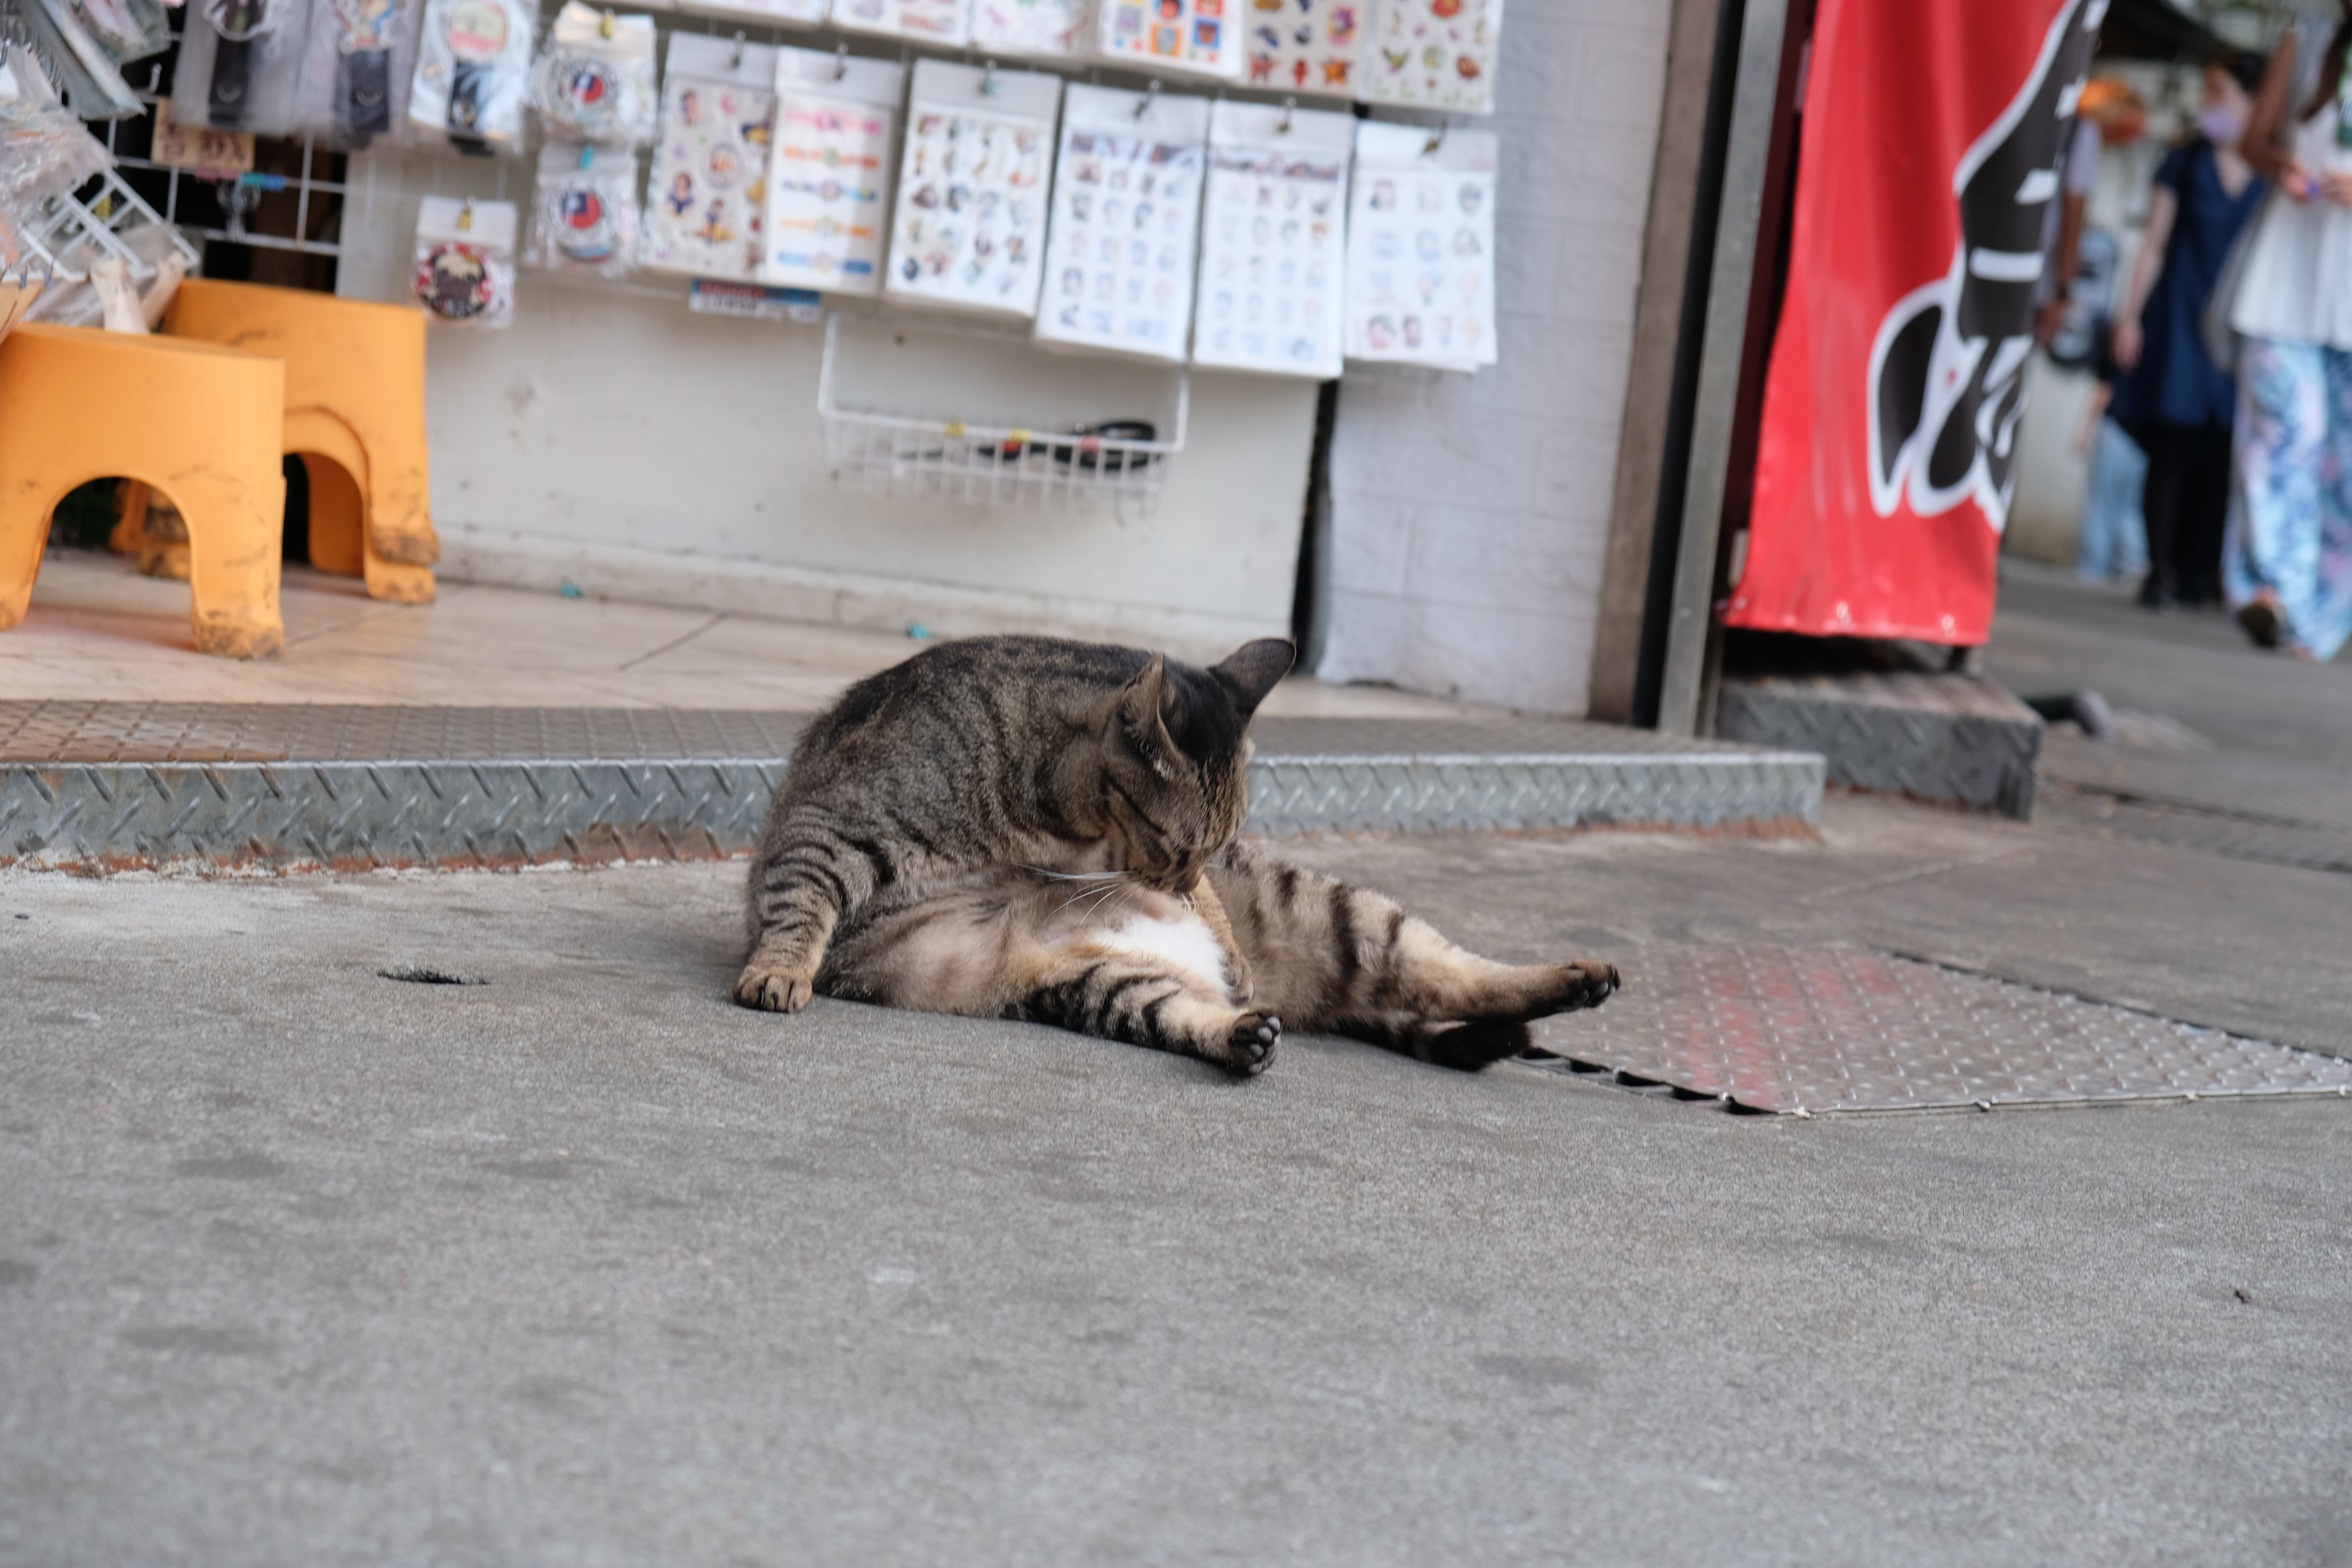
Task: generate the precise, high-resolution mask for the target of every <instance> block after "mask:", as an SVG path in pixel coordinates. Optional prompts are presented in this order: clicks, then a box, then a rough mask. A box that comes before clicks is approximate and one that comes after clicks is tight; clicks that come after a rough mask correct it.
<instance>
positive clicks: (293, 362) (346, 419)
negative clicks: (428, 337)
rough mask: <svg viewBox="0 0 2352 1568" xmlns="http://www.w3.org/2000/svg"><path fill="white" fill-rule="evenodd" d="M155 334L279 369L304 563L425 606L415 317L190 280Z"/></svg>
mask: <svg viewBox="0 0 2352 1568" xmlns="http://www.w3.org/2000/svg"><path fill="white" fill-rule="evenodd" d="M163 330H164V331H166V332H168V333H170V334H171V335H173V337H179V338H193V339H195V340H197V341H200V342H208V343H225V344H227V345H229V346H230V347H233V348H240V349H249V350H252V351H253V352H255V353H266V354H274V355H276V356H277V357H278V358H280V359H282V360H284V361H285V362H286V431H285V444H284V448H283V449H284V450H286V451H288V452H292V453H296V454H298V455H299V456H300V458H302V463H303V467H304V468H307V469H309V470H310V561H311V564H313V565H315V566H318V567H320V569H321V570H323V571H328V572H340V573H342V574H345V575H347V576H354V577H362V576H363V577H365V578H366V579H367V588H368V593H369V595H371V596H373V597H374V598H378V599H393V600H398V601H400V602H402V603H404V604H422V603H425V602H426V601H428V600H430V599H431V598H432V597H433V571H432V567H433V563H435V562H436V561H438V560H439V559H440V558H441V542H440V540H439V539H438V538H437V537H436V535H435V534H434V531H433V518H432V512H431V509H430V504H429V498H428V495H427V490H426V485H425V313H424V312H423V311H421V310H413V309H411V308H409V307H407V306H404V305H374V304H369V303H366V302H364V301H362V300H339V299H337V298H335V297H334V296H333V295H331V294H320V293H314V292H312V291H310V290H308V289H272V288H268V287H266V286H264V285H261V284H257V283H225V282H221V281H220V280H218V279H209V278H191V279H188V280H187V281H186V282H184V283H183V284H181V285H180V289H179V292H178V293H176V294H174V295H173V297H172V307H171V310H170V311H169V313H167V314H166V315H165V316H164V318H163ZM336 468H340V469H341V470H342V472H341V475H338V474H336V473H334V472H333V471H332V470H333V469H336ZM354 501H356V510H354V509H353V502H354Z"/></svg>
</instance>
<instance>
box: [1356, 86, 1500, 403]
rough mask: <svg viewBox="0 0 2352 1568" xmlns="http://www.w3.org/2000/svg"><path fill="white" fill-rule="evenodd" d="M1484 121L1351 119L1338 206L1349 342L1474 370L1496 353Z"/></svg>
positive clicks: (1361, 350)
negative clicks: (1344, 231)
mask: <svg viewBox="0 0 2352 1568" xmlns="http://www.w3.org/2000/svg"><path fill="white" fill-rule="evenodd" d="M1498 152H1499V146H1498V143H1497V142H1496V138H1495V134H1494V132H1491V131H1449V132H1444V133H1443V134H1442V135H1441V134H1440V133H1438V132H1433V131H1431V130H1428V129H1426V128H1424V127H1422V126H1415V125H1392V124H1383V123H1381V122H1379V121H1369V120H1368V121H1359V122H1358V123H1357V126H1356V178H1355V185H1354V189H1353V192H1352V195H1351V197H1350V200H1349V211H1348V316H1347V338H1346V343H1347V353H1348V357H1349V359H1360V360H1388V361H1394V362H1398V363H1406V364H1424V365H1434V366H1436V367H1438V368H1440V369H1444V370H1465V371H1466V370H1474V369H1475V368H1476V367H1477V366H1479V365H1482V364H1492V363H1495V166H1496V158H1497V155H1498Z"/></svg>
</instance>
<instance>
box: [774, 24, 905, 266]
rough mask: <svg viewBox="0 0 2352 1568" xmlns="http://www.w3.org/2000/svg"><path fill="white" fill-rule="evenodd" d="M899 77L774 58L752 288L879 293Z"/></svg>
mask: <svg viewBox="0 0 2352 1568" xmlns="http://www.w3.org/2000/svg"><path fill="white" fill-rule="evenodd" d="M906 79H907V68H905V67H904V66H902V65H899V64H898V62H897V61H895V60H872V59H836V58H835V57H833V56H832V55H829V54H822V53H819V52H818V51H816V50H814V49H778V50H777V51H776V77H775V83H776V121H775V123H776V134H775V146H774V150H773V153H772V157H771V158H770V160H769V164H768V202H767V211H766V215H765V222H764V226H763V234H762V237H761V238H762V248H761V261H760V269H759V270H760V280H761V282H763V283H774V284H780V285H782V286H783V287H785V288H792V289H830V290H832V291H833V292H835V293H842V294H871V293H874V292H876V291H877V289H880V288H881V285H882V256H883V249H884V243H885V225H886V223H887V216H886V215H887V213H888V212H889V202H888V199H887V198H888V191H889V173H890V131H891V125H892V122H893V117H894V115H895V113H896V110H897V105H898V94H899V91H900V89H901V88H902V87H903V85H904V84H905V82H906Z"/></svg>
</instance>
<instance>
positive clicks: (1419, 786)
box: [0, 702, 1822, 871]
mask: <svg viewBox="0 0 2352 1568" xmlns="http://www.w3.org/2000/svg"><path fill="white" fill-rule="evenodd" d="M803 722H804V718H803V716H802V715H795V714H761V713H739V712H709V713H697V712H692V711H680V710H625V709H614V710H530V709H520V710H518V709H478V710H468V709H394V708H377V709H370V708H339V709H338V708H302V707H294V706H290V705H289V706H288V707H286V708H283V709H269V708H266V707H258V706H253V705H246V706H236V707H232V706H226V705H225V706H220V707H216V708H206V707H205V706H204V705H176V706H171V705H163V704H134V703H121V704H89V703H83V704H65V703H6V702H0V865H6V864H11V863H16V864H30V865H36V866H54V867H64V868H75V869H85V870H94V871H106V870H118V869H131V868H142V867H163V866H173V865H191V866H195V867H199V868H211V867H222V868H278V869H290V868H310V867H322V868H335V869H369V868H378V867H399V866H492V867H497V866H522V865H538V864H545V863H550V862H558V861H590V862H595V861H609V860H618V859H705V858H723V857H726V856H730V855H735V854H740V853H742V852H744V851H746V850H748V849H750V848H751V846H752V845H753V844H754V843H755V842H756V841H757V839H758V836H759V831H760V827H761V821H762V819H763V818H764V817H765V816H766V813H767V807H768V800H769V797H770V796H771V795H772V794H773V793H774V790H775V787H776V784H777V782H778V780H780V779H781V778H782V775H783V767H784V763H785V760H786V758H787V757H788V756H789V755H790V752H791V748H792V744H793V740H794V738H796V737H797V735H798V733H799V731H800V728H801V725H802V724H803ZM1270 728H1272V727H1271V726H1270ZM1424 731H1426V732H1424ZM1327 734H1328V741H1325V739H1324V737H1325V736H1326V735H1327ZM1632 737H1633V732H1631V731H1620V732H1615V733H1612V732H1610V731H1606V730H1605V729H1603V728H1602V727H1601V726H1593V725H1557V726H1549V727H1547V726H1542V725H1533V726H1530V725H1527V724H1513V725H1507V726H1496V729H1495V733H1494V741H1495V742H1496V743H1494V744H1492V745H1490V746H1489V747H1487V748H1484V749H1482V748H1478V747H1475V746H1473V745H1466V744H1465V740H1474V739H1475V738H1476V737H1475V736H1472V735H1469V734H1467V733H1466V732H1465V726H1463V725H1461V724H1450V725H1444V726H1436V727H1417V726H1416V725H1415V724H1414V723H1413V722H1412V721H1396V722H1395V723H1394V724H1393V725H1391V726H1390V727H1389V728H1388V729H1387V730H1386V731H1385V732H1381V733H1374V732H1368V731H1367V728H1366V726H1364V725H1362V724H1360V723H1351V724H1349V725H1348V726H1347V727H1346V728H1344V729H1336V730H1329V731H1326V730H1323V729H1321V728H1319V727H1318V725H1317V724H1316V723H1315V721H1287V723H1286V724H1285V725H1284V726H1283V727H1282V728H1281V729H1280V731H1278V739H1276V738H1273V737H1270V738H1269V739H1270V742H1271V743H1270V744H1269V745H1268V747H1267V749H1266V750H1265V751H1264V752H1261V753H1260V754H1259V755H1258V757H1257V758H1256V759H1255V761H1254V762H1253V763H1252V764H1251V770H1250V787H1251V797H1252V802H1253V809H1252V812H1251V816H1250V822H1249V829H1250V831H1253V832H1256V833H1300V832H1313V831H1323V832H1360V831H1380V830H1385V831H1397V832H1419V831H1432V830H1442V829H1462V828H1487V829H1526V828H1572V827H1592V826H1619V827H1633V826H1643V827H1667V828H1683V829H1699V830H1710V831H1717V832H1723V831H1731V832H1750V833H1759V834H1779V833H1790V832H1798V833H1801V832H1806V831H1809V830H1810V829H1811V826H1812V825H1813V824H1815V823H1816V822H1818V821H1819V819H1820V816H1821V798H1822V760H1821V759H1820V758H1819V757H1814V756H1802V755H1794V754H1790V753H1788V752H1765V751H1758V750H1754V749H1752V748H1743V747H1737V746H1725V745H1719V744H1710V743H1707V742H1696V743H1685V744H1682V745H1676V746H1672V747H1671V748H1669V747H1665V746H1661V745H1660V744H1659V743H1658V738H1657V737H1654V736H1647V735H1642V736H1639V737H1638V739H1634V738H1632ZM1368 739H1385V740H1386V741H1388V742H1389V743H1390V749H1386V750H1381V751H1371V750H1355V749H1350V750H1346V751H1341V750H1337V749H1333V748H1332V747H1331V746H1330V744H1329V743H1328V742H1342V743H1345V744H1347V745H1349V747H1351V748H1354V747H1361V746H1363V745H1364V743H1365V742H1366V741H1367V740H1368ZM1430 741H1435V742H1440V743H1441V744H1442V745H1443V747H1444V749H1443V750H1440V749H1439V748H1438V747H1437V746H1433V745H1429V744H1427V743H1426V742H1430ZM1545 741H1549V742H1551V745H1552V747H1553V749H1550V750H1534V749H1522V748H1529V747H1530V742H1538V743H1540V742H1545ZM1318 742H1322V743H1318ZM1277 746H1278V747H1279V748H1280V749H1276V747H1277ZM1506 746H1507V747H1508V748H1509V749H1505V747H1506Z"/></svg>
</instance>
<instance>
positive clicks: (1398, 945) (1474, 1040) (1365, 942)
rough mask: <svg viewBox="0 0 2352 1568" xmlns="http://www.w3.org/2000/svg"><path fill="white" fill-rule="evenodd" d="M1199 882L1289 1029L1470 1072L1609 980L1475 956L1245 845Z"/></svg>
mask: <svg viewBox="0 0 2352 1568" xmlns="http://www.w3.org/2000/svg"><path fill="white" fill-rule="evenodd" d="M1209 876H1210V879H1211V880H1212V881H1213V883H1214V884H1215V886H1216V888H1217V892H1218V895H1219V897H1220V898H1221V899H1222V900H1223V905H1224V909H1225V911H1226V913H1227V915H1228V916H1229V917H1230V919H1231V921H1232V922H1233V929H1234V936H1235V938H1236V940H1237V941H1238V942H1239V943H1240V945H1241V947H1242V950H1243V951H1244V952H1245V953H1247V954H1248V956H1249V960H1250V965H1251V969H1252V972H1253V974H1254V977H1255V981H1256V984H1257V1002H1258V1005H1261V1006H1264V1007H1266V1008H1268V1009H1271V1010H1273V1011H1276V1012H1278V1013H1279V1014H1281V1016H1283V1017H1285V1018H1286V1019H1287V1020H1289V1022H1290V1025H1291V1026H1292V1027H1293V1028H1296V1029H1306V1030H1324V1029H1328V1030H1330V1031H1332V1032H1334V1033H1337V1034H1344V1035H1349V1036H1353V1037H1357V1038H1360V1039H1365V1040H1370V1041H1372V1042H1374V1043H1375V1044H1379V1045H1384V1046H1387V1047H1390V1048H1391V1049H1395V1050H1402V1051H1404V1052H1406V1053H1407V1054H1409V1055H1412V1056H1416V1057H1420V1058H1422V1059H1423V1060H1428V1061H1444V1062H1446V1063H1448V1065H1453V1066H1468V1067H1479V1066H1484V1065H1485V1064H1486V1062H1487V1061H1493V1060H1496V1059H1499V1058H1501V1057H1503V1056H1507V1055H1512V1054H1515V1053H1516V1051H1517V1049H1519V1048H1523V1045H1522V1044H1521V1041H1522V1037H1523V1034H1524V1031H1523V1030H1519V1031H1517V1032H1514V1026H1523V1025H1525V1024H1526V1023H1527V1022H1528V1020H1530V1019H1535V1018H1542V1017H1547V1016H1550V1015H1552V1014H1554V1013H1564V1012H1568V1011H1570V1010H1572V1009H1575V1008H1579V1007H1591V1006H1597V1005H1600V1004H1601V1002H1603V1001H1605V1000H1607V999H1608V997H1609V995H1610V994H1612V992H1614V991H1615V990H1616V989H1617V986H1618V984H1619V981H1618V974H1617V970H1616V968H1615V966H1614V965H1612V964H1609V963H1600V962H1597V961H1593V960H1574V959H1572V960H1569V961H1567V962H1565V963H1530V964H1507V963H1495V962H1494V961H1493V960H1491V959H1486V958H1481V957H1479V956H1478V955H1477V954H1476V953H1475V952H1468V951H1466V950H1465V949H1463V948H1460V947H1457V946H1455V945H1454V943H1453V942H1448V941H1447V940H1446V939H1445V938H1444V936H1442V935H1440V934H1439V933H1438V931H1436V929H1435V928H1434V927H1433V926H1431V925H1430V924H1429V923H1428V922H1427V921H1421V920H1416V919H1414V918H1413V917H1412V916H1411V915H1408V914H1406V913H1405V912H1404V910H1402V909H1400V908H1399V907H1398V906H1397V905H1396V904H1395V903H1394V902H1392V901H1391V900H1388V899H1386V898H1383V897H1382V896H1381V895H1380V894H1378V893H1374V892H1369V891H1366V890H1364V889H1360V888H1351V887H1349V886H1348V885H1347V884H1346V883H1344V882H1339V881H1337V880H1335V879H1331V878H1329V877H1325V876H1322V875H1319V874H1318V873H1316V872H1312V871H1308V870H1306V869H1304V868H1299V867H1296V866H1291V865H1286V864H1285V863H1284V862H1282V861H1279V860H1276V859H1275V858H1272V857H1271V856H1267V855H1265V854H1262V853H1260V852H1259V851H1257V850H1256V849H1255V848H1253V847H1250V846H1247V845H1244V844H1234V845H1232V846H1229V847H1227V848H1226V849H1225V850H1223V852H1222V853H1221V854H1220V855H1219V856H1218V858H1217V859H1216V860H1214V861H1213V862H1212V863H1211V865H1210V868H1209ZM1480 1058H1483V1060H1482V1059H1480Z"/></svg>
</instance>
